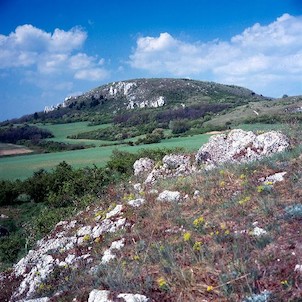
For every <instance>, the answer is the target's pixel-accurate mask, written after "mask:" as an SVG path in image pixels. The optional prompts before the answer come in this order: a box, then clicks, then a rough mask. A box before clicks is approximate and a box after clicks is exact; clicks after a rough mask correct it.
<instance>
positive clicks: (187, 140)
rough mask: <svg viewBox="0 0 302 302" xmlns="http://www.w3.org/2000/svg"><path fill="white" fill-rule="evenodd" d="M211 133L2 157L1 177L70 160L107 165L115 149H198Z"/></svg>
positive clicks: (22, 174)
mask: <svg viewBox="0 0 302 302" xmlns="http://www.w3.org/2000/svg"><path fill="white" fill-rule="evenodd" d="M209 136H210V135H207V134H200V135H195V136H189V137H179V138H171V139H168V140H164V141H163V142H162V143H158V144H150V145H139V146H128V145H120V146H107V147H96V148H90V149H84V150H76V151H67V152H58V153H47V154H33V155H20V156H14V157H5V158H0V179H17V178H19V179H25V178H26V177H28V176H31V175H32V173H33V172H34V171H37V170H38V169H42V168H43V169H45V170H51V169H52V168H53V167H55V166H56V165H57V164H59V163H60V162H62V161H66V162H67V163H69V164H70V165H72V166H73V167H75V168H80V167H85V166H93V165H96V166H99V167H100V166H104V165H105V163H106V162H107V161H108V159H109V157H110V155H111V154H112V151H113V150H114V149H118V150H123V151H128V152H136V151H137V150H139V149H144V148H145V149H147V148H148V149H153V148H164V147H167V148H172V147H184V148H185V149H186V150H187V151H197V150H198V149H199V147H200V146H201V145H202V144H204V143H206V142H207V141H208V138H209Z"/></svg>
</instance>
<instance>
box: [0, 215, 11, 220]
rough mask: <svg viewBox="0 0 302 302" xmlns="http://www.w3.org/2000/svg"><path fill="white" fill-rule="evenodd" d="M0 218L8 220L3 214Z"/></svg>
mask: <svg viewBox="0 0 302 302" xmlns="http://www.w3.org/2000/svg"><path fill="white" fill-rule="evenodd" d="M0 218H2V219H7V218H9V217H8V216H6V215H4V214H1V215H0Z"/></svg>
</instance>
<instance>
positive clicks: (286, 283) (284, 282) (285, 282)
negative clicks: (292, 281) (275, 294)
mask: <svg viewBox="0 0 302 302" xmlns="http://www.w3.org/2000/svg"><path fill="white" fill-rule="evenodd" d="M280 283H281V284H282V285H288V281H287V280H281V281H280Z"/></svg>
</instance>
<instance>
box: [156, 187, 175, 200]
mask: <svg viewBox="0 0 302 302" xmlns="http://www.w3.org/2000/svg"><path fill="white" fill-rule="evenodd" d="M180 197H181V195H180V193H179V192H178V191H168V190H165V191H163V192H161V193H160V194H159V195H158V197H157V200H158V201H163V202H178V201H179V200H180Z"/></svg>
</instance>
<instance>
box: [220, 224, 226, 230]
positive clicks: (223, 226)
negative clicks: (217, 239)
mask: <svg viewBox="0 0 302 302" xmlns="http://www.w3.org/2000/svg"><path fill="white" fill-rule="evenodd" d="M220 228H221V229H222V230H225V229H226V224H225V222H221V223H220Z"/></svg>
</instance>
